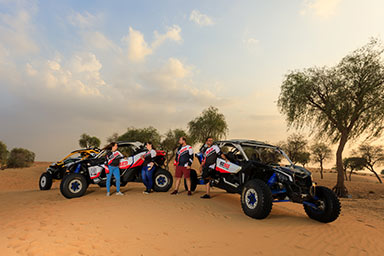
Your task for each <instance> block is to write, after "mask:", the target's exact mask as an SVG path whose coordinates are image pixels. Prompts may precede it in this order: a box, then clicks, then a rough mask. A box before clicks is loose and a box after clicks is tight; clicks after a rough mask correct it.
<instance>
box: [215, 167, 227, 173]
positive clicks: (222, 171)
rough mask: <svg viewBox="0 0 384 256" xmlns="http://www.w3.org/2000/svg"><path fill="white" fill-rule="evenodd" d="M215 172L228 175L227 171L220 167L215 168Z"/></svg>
mask: <svg viewBox="0 0 384 256" xmlns="http://www.w3.org/2000/svg"><path fill="white" fill-rule="evenodd" d="M216 171H218V172H221V173H230V172H229V171H227V170H224V169H221V168H220V167H217V166H216Z"/></svg>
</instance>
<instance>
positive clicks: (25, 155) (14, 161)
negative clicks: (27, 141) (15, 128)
mask: <svg viewBox="0 0 384 256" xmlns="http://www.w3.org/2000/svg"><path fill="white" fill-rule="evenodd" d="M34 161H35V153H33V152H32V151H29V150H28V149H25V148H14V149H12V150H11V152H10V153H9V157H8V161H7V167H10V168H22V167H29V166H31V165H32V164H33V162H34Z"/></svg>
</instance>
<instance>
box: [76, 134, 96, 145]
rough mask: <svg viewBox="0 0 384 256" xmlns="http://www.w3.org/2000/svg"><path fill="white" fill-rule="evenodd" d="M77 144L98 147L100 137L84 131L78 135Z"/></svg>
mask: <svg viewBox="0 0 384 256" xmlns="http://www.w3.org/2000/svg"><path fill="white" fill-rule="evenodd" d="M79 145H80V147H82V148H91V147H95V148H98V147H100V139H99V138H97V137H95V136H90V135H88V134H86V133H83V134H82V135H81V136H80V139H79Z"/></svg>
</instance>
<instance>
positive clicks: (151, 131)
mask: <svg viewBox="0 0 384 256" xmlns="http://www.w3.org/2000/svg"><path fill="white" fill-rule="evenodd" d="M117 140H118V141H140V142H143V143H145V142H148V141H151V142H152V143H153V145H154V146H157V147H158V146H160V142H161V135H160V133H159V131H158V130H157V129H156V128H154V127H152V126H149V127H147V128H135V127H129V128H128V129H127V131H126V132H125V133H123V134H122V135H120V136H119V137H118V138H117Z"/></svg>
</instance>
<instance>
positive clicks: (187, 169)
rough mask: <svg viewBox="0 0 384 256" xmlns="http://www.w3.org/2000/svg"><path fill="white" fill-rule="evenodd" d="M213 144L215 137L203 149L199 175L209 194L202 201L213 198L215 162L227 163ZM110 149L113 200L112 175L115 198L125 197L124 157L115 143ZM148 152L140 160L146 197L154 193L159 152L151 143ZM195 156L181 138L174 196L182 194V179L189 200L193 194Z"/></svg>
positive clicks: (209, 139)
mask: <svg viewBox="0 0 384 256" xmlns="http://www.w3.org/2000/svg"><path fill="white" fill-rule="evenodd" d="M213 142H214V140H213V138H212V137H208V138H207V139H206V141H205V144H204V146H203V147H202V149H201V150H202V154H203V160H202V162H201V165H200V168H199V171H200V174H201V177H202V178H203V179H204V182H205V185H206V193H205V194H204V195H203V196H202V197H201V198H203V199H209V198H211V196H210V183H209V180H210V178H211V177H212V176H213V175H214V173H215V167H216V160H217V158H218V157H221V158H223V159H224V160H225V161H228V159H227V158H226V156H225V155H224V154H223V153H222V152H221V150H220V148H219V147H218V146H217V145H214V144H213ZM108 148H109V149H110V152H109V153H108V154H107V155H106V158H107V163H108V168H109V173H107V184H106V186H107V196H110V185H111V179H112V175H113V176H114V177H115V180H116V190H117V192H116V195H124V194H123V193H122V192H121V191H120V170H119V163H120V160H121V159H122V158H123V157H124V156H123V154H121V153H120V152H119V151H118V150H117V148H118V145H117V143H116V142H112V143H111V144H110V145H109V146H108ZM146 148H147V152H146V153H145V154H143V155H142V156H141V158H142V160H143V165H142V166H143V167H142V170H141V178H142V181H143V183H144V185H145V187H146V189H145V191H144V192H143V193H144V194H149V193H151V190H152V187H153V173H154V169H155V164H154V159H155V157H156V151H155V150H154V149H153V145H152V143H151V142H147V143H146ZM193 159H194V154H193V149H192V147H191V146H190V145H188V144H187V139H186V138H185V137H180V139H179V147H178V149H177V152H176V156H175V161H174V165H175V178H176V184H175V190H174V191H173V192H172V193H171V195H177V194H178V193H179V187H180V183H181V179H182V177H183V176H184V178H185V179H186V183H187V188H188V196H191V195H192V191H191V166H192V163H193Z"/></svg>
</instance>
